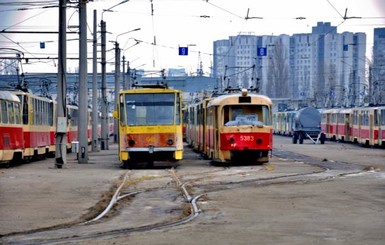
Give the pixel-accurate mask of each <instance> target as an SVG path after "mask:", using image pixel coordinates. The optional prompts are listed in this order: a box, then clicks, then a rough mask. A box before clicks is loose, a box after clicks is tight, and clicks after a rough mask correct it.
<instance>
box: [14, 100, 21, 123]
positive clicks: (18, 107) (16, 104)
mask: <svg viewBox="0 0 385 245" xmlns="http://www.w3.org/2000/svg"><path fill="white" fill-rule="evenodd" d="M15 122H16V123H17V124H20V122H21V120H20V105H19V104H18V103H15Z"/></svg>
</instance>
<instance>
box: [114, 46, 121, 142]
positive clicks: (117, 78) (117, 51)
mask: <svg viewBox="0 0 385 245" xmlns="http://www.w3.org/2000/svg"><path fill="white" fill-rule="evenodd" d="M119 91H120V48H119V43H118V42H115V106H114V108H115V109H114V110H115V111H118V101H119ZM118 131H119V129H118V119H116V118H115V119H114V142H115V143H117V142H118Z"/></svg>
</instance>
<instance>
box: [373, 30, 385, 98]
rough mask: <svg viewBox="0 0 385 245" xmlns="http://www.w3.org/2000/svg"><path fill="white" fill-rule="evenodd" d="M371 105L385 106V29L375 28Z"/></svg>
mask: <svg viewBox="0 0 385 245" xmlns="http://www.w3.org/2000/svg"><path fill="white" fill-rule="evenodd" d="M373 41H374V46H373V65H372V81H371V87H370V90H371V91H370V95H371V96H370V97H371V101H370V103H372V104H374V105H385V28H374V38H373Z"/></svg>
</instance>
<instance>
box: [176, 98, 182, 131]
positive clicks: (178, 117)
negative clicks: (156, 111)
mask: <svg viewBox="0 0 385 245" xmlns="http://www.w3.org/2000/svg"><path fill="white" fill-rule="evenodd" d="M180 101H181V100H180V94H179V93H178V94H176V100H175V104H176V106H175V110H176V111H175V123H176V124H177V125H179V124H180V123H181V121H180V117H181V115H180V111H181V106H182V105H181V104H180V103H181V102H180Z"/></svg>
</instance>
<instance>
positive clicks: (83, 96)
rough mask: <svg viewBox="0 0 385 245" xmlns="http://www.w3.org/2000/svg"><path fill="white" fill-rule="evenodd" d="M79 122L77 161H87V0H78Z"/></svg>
mask: <svg viewBox="0 0 385 245" xmlns="http://www.w3.org/2000/svg"><path fill="white" fill-rule="evenodd" d="M79 5H80V6H79V30H80V38H79V55H80V57H79V96H78V98H79V115H78V116H79V117H78V118H79V122H78V141H79V152H78V162H79V163H88V135H87V133H88V121H89V116H88V115H89V114H88V91H87V0H80V2H79Z"/></svg>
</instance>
